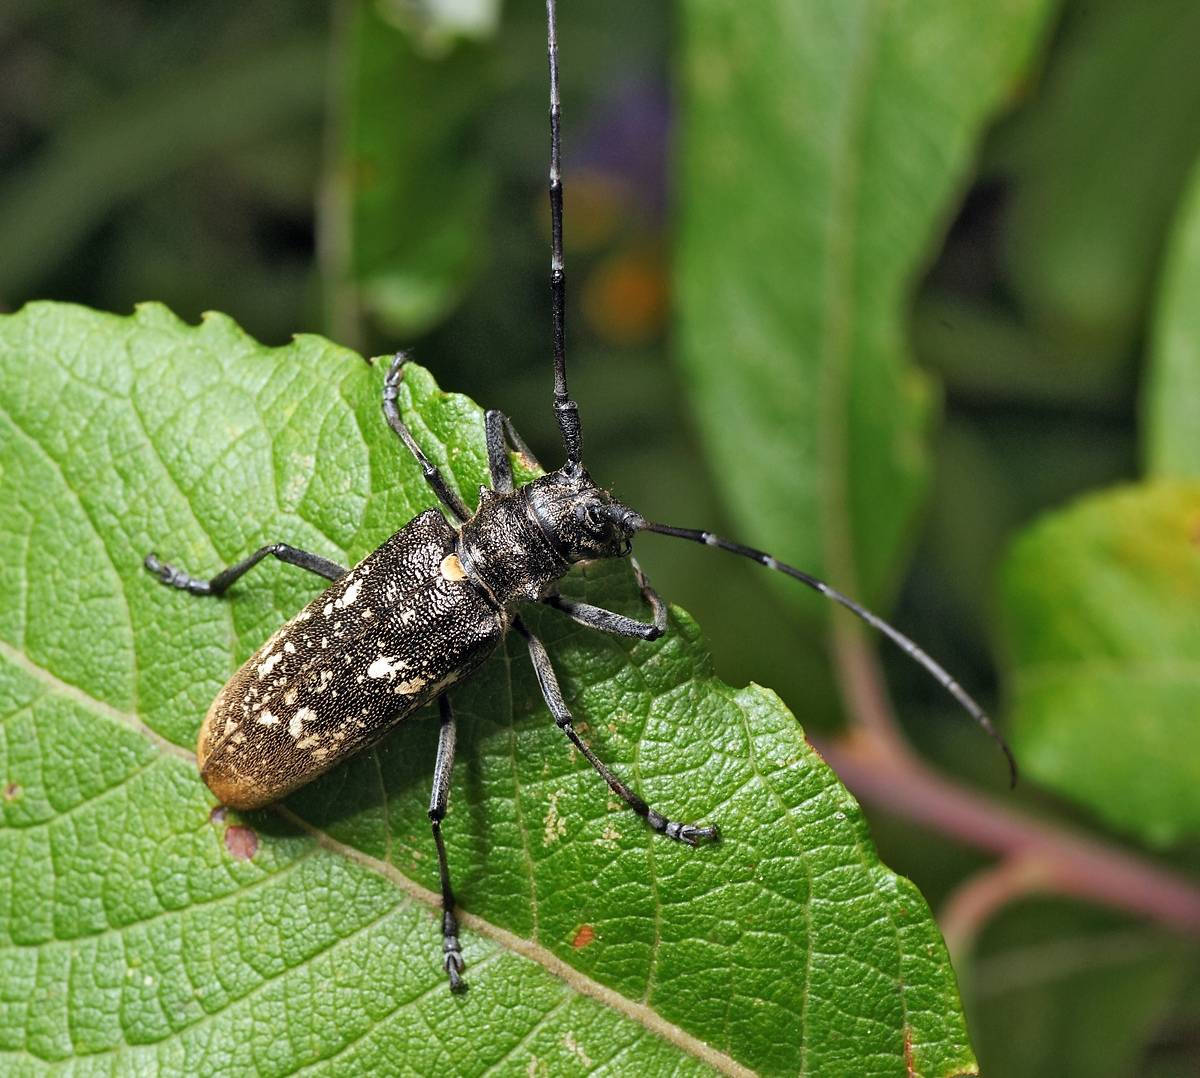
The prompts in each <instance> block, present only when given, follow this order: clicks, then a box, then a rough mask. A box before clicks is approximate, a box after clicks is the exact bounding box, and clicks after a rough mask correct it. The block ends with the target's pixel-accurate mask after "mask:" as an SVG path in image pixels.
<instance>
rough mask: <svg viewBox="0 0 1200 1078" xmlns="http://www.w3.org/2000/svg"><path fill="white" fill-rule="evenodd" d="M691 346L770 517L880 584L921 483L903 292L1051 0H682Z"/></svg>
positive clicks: (804, 545) (715, 447) (712, 429)
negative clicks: (763, 0)
mask: <svg viewBox="0 0 1200 1078" xmlns="http://www.w3.org/2000/svg"><path fill="white" fill-rule="evenodd" d="M683 6H684V20H683V24H684V30H685V36H686V43H685V51H684V66H683V84H684V93H685V106H686V108H685V111H684V114H683V121H684V126H683V133H682V142H681V147H680V149H681V154H680V162H681V167H682V173H681V178H680V187H679V193H680V200H681V205H680V224H681V229H680V240H679V246H678V251H677V259H676V265H677V271H678V282H679V298H680V321H679V328H680V349H679V353H680V359H681V360H682V362H683V364H684V366H685V368H686V370H687V372H688V375H689V391H690V392H691V394H692V399H693V401H694V404H695V406H696V408H697V409H698V412H699V416H700V420H701V425H702V427H703V429H704V433H705V440H706V444H707V445H708V447H709V449H710V451H711V456H712V460H713V461H714V462H715V464H716V465H717V467H716V468H715V469H714V472H715V476H716V481H717V482H718V483H719V484H720V486H721V489H722V492H723V494H724V496H725V498H726V500H727V501H728V503H729V505H730V506H731V507H732V508H733V510H734V512H735V513H736V514H737V515H738V516H739V517H740V518H741V519H742V520H743V521H747V522H749V521H753V523H754V529H753V530H754V534H755V536H759V537H762V540H761V542H762V543H763V544H765V545H768V546H773V547H774V549H775V550H776V551H777V552H778V553H779V554H780V555H781V556H789V560H795V561H797V562H798V563H800V564H802V565H804V566H806V567H807V568H811V569H813V570H814V571H820V570H822V569H824V570H825V571H827V572H829V573H830V574H831V575H832V576H834V578H835V579H837V580H838V581H841V582H843V583H844V584H845V586H846V587H851V588H855V589H857V590H859V591H860V592H861V593H862V594H863V595H864V596H865V597H868V598H870V597H872V596H878V595H879V594H880V592H881V591H882V590H884V588H885V586H886V584H887V582H888V580H889V579H890V577H891V576H892V573H893V570H894V569H895V567H896V563H897V559H898V556H899V554H900V552H901V551H900V548H901V546H902V541H903V539H904V537H905V535H906V533H907V531H908V528H909V525H910V524H911V521H912V515H913V512H914V510H915V508H916V506H917V503H918V501H919V499H920V495H921V492H922V490H923V488H924V485H925V475H926V461H925V453H924V447H923V442H922V435H923V433H924V430H925V427H926V419H927V413H928V411H929V400H928V397H929V393H928V390H927V388H926V387H925V385H924V384H923V383H922V382H921V380H920V379H919V378H918V377H917V376H916V374H915V372H914V371H913V370H912V369H911V368H910V367H909V366H908V365H907V362H906V347H905V343H904V339H903V323H904V311H905V306H906V303H907V300H908V296H909V292H910V289H911V288H912V286H913V284H914V278H915V277H916V276H917V275H918V273H919V271H920V269H921V266H922V263H923V262H924V260H925V259H927V258H928V257H929V256H930V254H931V250H932V249H933V247H934V244H935V243H936V238H935V237H936V233H937V231H938V228H939V226H940V225H941V224H942V223H943V222H944V219H945V217H946V215H947V213H948V211H949V209H950V206H949V200H950V196H951V194H952V192H953V191H954V189H955V187H956V185H957V184H959V183H960V182H961V180H962V177H963V173H964V170H965V168H966V165H967V163H968V159H969V155H970V153H971V149H972V146H973V145H974V142H975V140H976V138H977V137H978V135H979V132H980V129H981V127H982V125H983V124H984V122H985V121H986V119H987V117H988V116H989V114H991V113H992V112H993V111H994V110H995V108H996V106H997V104H998V102H999V101H1001V100H1002V99H1003V98H1004V96H1005V95H1006V94H1009V93H1011V92H1012V89H1013V87H1014V85H1015V84H1016V82H1017V80H1018V78H1019V77H1020V76H1021V73H1022V72H1023V70H1024V68H1025V65H1026V62H1027V60H1028V57H1029V54H1030V51H1031V48H1032V46H1033V45H1034V43H1035V42H1036V40H1037V39H1038V32H1039V30H1040V28H1041V26H1042V24H1043V21H1044V17H1045V14H1046V12H1047V11H1048V10H1049V9H1051V8H1052V5H1051V4H1049V3H1047V2H1044V0H1007V2H1004V3H996V2H995V0H937V2H934V3H930V2H928V0H919V2H918V0H905V2H901V3H887V4H885V3H879V2H877V0H876V2H872V0H819V2H815V3H805V4H796V3H794V2H793V0H773V2H768V3H757V4H744V3H736V2H733V0H724V2H720V0H690V2H687V3H685V4H684V5H683Z"/></svg>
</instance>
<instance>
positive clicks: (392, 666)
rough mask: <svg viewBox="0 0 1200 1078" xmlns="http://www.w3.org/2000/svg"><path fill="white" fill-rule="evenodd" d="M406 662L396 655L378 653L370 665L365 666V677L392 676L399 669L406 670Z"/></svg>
mask: <svg viewBox="0 0 1200 1078" xmlns="http://www.w3.org/2000/svg"><path fill="white" fill-rule="evenodd" d="M407 669H408V663H406V662H405V661H404V660H403V659H401V658H400V657H399V656H398V655H392V656H390V657H389V656H387V655H380V656H379V658H378V659H376V660H375V661H374V662H373V663H371V665H370V666H368V667H367V677H373V678H380V677H387V678H390V677H394V676H395V675H396V674H398V673H399V672H400V671H401V670H407Z"/></svg>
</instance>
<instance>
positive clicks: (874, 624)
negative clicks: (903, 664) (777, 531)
mask: <svg viewBox="0 0 1200 1078" xmlns="http://www.w3.org/2000/svg"><path fill="white" fill-rule="evenodd" d="M636 526H637V527H638V529H639V530H640V531H648V532H657V533H658V534H659V535H673V536H675V538H676V539H688V540H690V541H691V542H693V543H703V544H704V545H705V546H712V547H719V548H720V549H721V550H728V551H729V552H730V553H732V554H740V555H741V556H742V557H743V558H749V559H750V560H751V561H754V562H758V564H759V565H762V566H765V567H766V568H768V569H774V570H775V571H777V572H780V573H783V574H785V575H786V576H790V577H791V578H792V579H793V580H799V581H800V583H801V584H804V585H806V586H807V587H810V588H812V589H813V591H817V592H820V593H821V594H822V595H824V596H825V598H826V599H832V600H833V601H834V602H835V603H838V604H839V605H841V606H844V607H845V608H846V609H847V610H849V611H850V613H852V614H854V615H855V617H858V618H861V619H862V620H863V621H865V622H866V623H867V624H868V625H870V626H871V628H873V629H875V630H876V631H877V632H879V633H882V634H883V635H884V636H886V637H887V638H888V639H889V640H890V641H891V642H892V643H893V644H895V645H896V646H897V647H898V648H899V649H900V650H901V651H903V652H904V654H905V655H907V656H908V657H909V658H910V659H912V660H913V662H915V663H917V664H919V665H920V666H923V667H924V668H925V669H926V670H927V671H928V672H929V673H930V674H931V675H932V676H933V678H934V680H935V681H937V683H938V684H939V685H941V686H942V688H943V689H945V690H946V691H947V692H948V693H949V694H950V695H951V696H953V697H954V699H955V700H957V701H958V703H959V704H960V705H961V706H962V708H963V710H965V711H966V712H967V714H968V715H970V716H971V718H973V719H974V720H975V721H976V722H977V723H978V724H979V725H980V726H982V727H983V729H984V730H985V731H986V732H987V734H988V736H989V737H990V738H991V739H992V740H993V741H994V742H996V744H997V745H999V746H1000V751H1001V752H1003V753H1004V756H1005V759H1007V760H1008V772H1009V782H1010V785H1012V786H1016V784H1017V761H1016V758H1015V757H1014V756H1013V753H1012V749H1010V748H1009V747H1008V742H1006V741H1005V740H1004V738H1003V737H1002V736H1001V734H1000V731H999V730H997V729H996V727H995V726H994V725H993V723H992V720H991V719H990V718H989V717H988V714H987V712H986V711H984V710H983V708H982V707H980V706H979V704H977V703H976V702H975V700H974V699H973V698H972V697H971V696H970V694H969V693H968V692H967V691H966V689H964V688H963V687H962V686H961V685H960V684H959V683H958V682H957V681H955V680H954V678H952V677H951V676H950V674H949V673H948V672H947V671H946V669H945V667H943V666H942V664H941V663H939V662H937V661H936V660H935V659H933V658H932V657H931V656H930V655H929V654H927V653H926V652H925V651H924V649H922V648H921V647H919V646H918V645H917V644H916V643H915V642H914V641H912V640H910V639H909V638H908V637H907V636H905V635H904V634H903V633H902V632H900V630H899V629H896V628H894V627H893V626H891V625H889V624H888V623H887V622H886V621H884V620H883V618H881V617H879V615H878V614H873V613H872V612H871V611H870V610H868V609H867V608H866V607H865V606H862V605H860V604H859V603H856V602H855V601H854V600H853V599H851V598H849V597H848V596H845V595H843V594H842V593H841V592H840V591H837V590H835V589H834V588H831V587H830V586H829V585H828V584H826V583H825V582H824V581H823V580H818V579H817V578H816V577H815V576H812V575H810V574H809V573H806V572H804V571H802V570H800V569H797V568H796V567H795V566H793V565H788V564H787V563H786V562H782V561H779V560H778V559H776V558H773V557H771V555H770V554H767V553H764V552H763V551H761V550H755V549H754V548H753V547H748V546H742V544H741V543H735V542H732V541H731V540H729V539H722V538H721V536H719V535H713V533H712V532H706V531H697V530H695V529H693V528H676V527H673V526H671V525H670V524H654V523H652V522H650V521H646V520H643V521H638V522H637V523H636Z"/></svg>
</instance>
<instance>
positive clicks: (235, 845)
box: [225, 824, 258, 861]
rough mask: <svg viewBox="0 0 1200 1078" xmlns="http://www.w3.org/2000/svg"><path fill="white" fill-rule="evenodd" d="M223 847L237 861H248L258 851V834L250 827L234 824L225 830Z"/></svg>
mask: <svg viewBox="0 0 1200 1078" xmlns="http://www.w3.org/2000/svg"><path fill="white" fill-rule="evenodd" d="M225 849H227V850H228V851H229V852H230V853H231V854H233V856H234V857H236V858H237V859H238V860H239V861H249V860H250V859H251V858H252V857H253V856H254V855H255V854H256V853H258V835H256V834H255V833H254V831H253V829H252V828H249V827H238V826H237V825H236V824H235V825H234V826H233V827H229V828H227V829H226V831H225Z"/></svg>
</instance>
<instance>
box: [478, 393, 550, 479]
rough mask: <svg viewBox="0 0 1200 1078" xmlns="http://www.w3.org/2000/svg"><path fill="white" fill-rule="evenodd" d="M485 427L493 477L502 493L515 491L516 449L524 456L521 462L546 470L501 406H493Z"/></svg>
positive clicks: (534, 469) (485, 421) (485, 416)
mask: <svg viewBox="0 0 1200 1078" xmlns="http://www.w3.org/2000/svg"><path fill="white" fill-rule="evenodd" d="M483 431H484V436H485V440H486V442H487V455H488V471H489V473H490V474H491V477H492V490H494V491H496V492H497V493H498V494H511V493H512V491H513V474H512V462H511V461H509V459H508V455H509V453H515V454H516V455H517V456H518V457H520V458H521V463H522V464H523V465H524V466H525V468H526V469H527V470H529V471H542V470H543V469H542V466H541V464H539V463H538V459H537V457H535V456H534V455H533V450H532V449H530V448H529V446H527V445H526V444H525V439H524V438H522V437H521V436H520V435H519V434H518V433H517V428H516V427H514V426H513V422H512V420H511V419H509V418H508V416H506V415H505V414H504V413H503V412H501V411H500V410H499V409H498V408H489V409H488V411H487V413H486V414H485V415H484V417H483Z"/></svg>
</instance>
